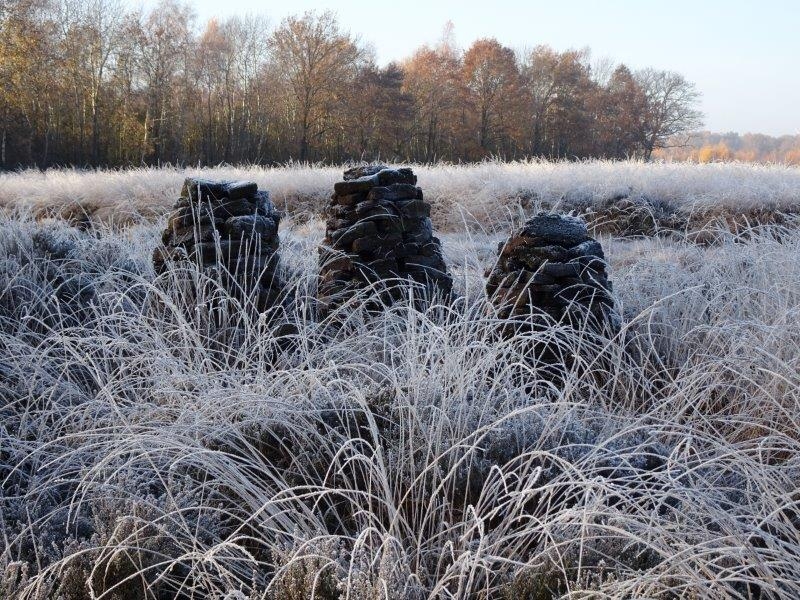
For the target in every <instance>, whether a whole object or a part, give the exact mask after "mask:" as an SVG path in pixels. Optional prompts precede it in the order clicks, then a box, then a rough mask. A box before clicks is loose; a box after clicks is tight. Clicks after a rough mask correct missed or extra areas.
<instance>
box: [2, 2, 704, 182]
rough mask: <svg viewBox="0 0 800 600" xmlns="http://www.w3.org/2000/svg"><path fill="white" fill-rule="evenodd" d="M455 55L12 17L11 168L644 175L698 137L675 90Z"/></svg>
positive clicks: (677, 82)
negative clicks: (388, 56) (362, 164)
mask: <svg viewBox="0 0 800 600" xmlns="http://www.w3.org/2000/svg"><path fill="white" fill-rule="evenodd" d="M450 40H451V36H447V35H445V36H444V37H443V40H442V41H441V42H440V43H439V44H438V45H436V46H434V47H430V46H423V47H421V48H418V49H416V50H412V51H411V53H410V56H409V57H407V58H406V59H405V60H402V61H401V62H398V63H392V64H389V65H387V66H379V65H378V64H376V62H375V60H374V58H373V57H372V56H371V54H370V52H369V51H368V50H367V49H366V48H365V46H364V45H363V44H361V43H360V42H359V41H358V40H357V39H356V38H355V37H354V36H352V35H351V34H350V33H349V32H347V31H345V30H343V29H342V28H341V26H340V25H339V23H338V22H337V19H336V17H335V15H334V14H333V13H330V12H325V13H306V14H304V15H302V16H293V17H289V18H287V19H284V20H283V21H282V22H281V23H279V24H278V25H277V27H275V28H274V29H273V30H270V29H269V27H268V26H267V23H266V22H265V21H264V20H263V19H260V18H256V17H245V18H239V17H233V18H230V19H227V20H224V21H218V20H211V21H209V22H208V23H206V24H205V25H204V26H203V27H202V28H198V27H197V26H196V24H195V21H194V17H193V14H192V10H191V7H190V6H189V5H186V4H183V3H182V2H180V0H161V1H160V3H159V4H157V5H156V6H155V7H154V8H152V10H150V12H147V13H140V12H131V11H128V10H127V9H126V8H125V7H124V5H123V4H122V3H121V2H120V0H19V1H17V2H14V3H11V4H6V5H4V7H3V8H0V79H1V80H2V81H3V83H4V86H3V88H2V90H0V168H4V169H13V168H17V167H20V166H36V167H48V166H54V165H61V166H63V165H75V166H81V167H83V166H109V167H117V166H131V165H136V166H141V165H160V164H164V163H172V164H175V163H178V164H197V163H200V164H205V165H209V164H219V163H221V162H225V163H255V164H274V163H276V162H286V161H288V160H300V161H302V162H305V161H330V162H335V163H341V162H344V161H347V160H351V159H362V158H369V159H393V160H397V161H401V162H409V161H415V162H431V161H438V160H449V161H472V160H481V159H483V158H486V157H489V156H492V157H501V158H504V159H518V158H526V157H534V156H535V157H547V158H569V159H572V158H585V157H606V158H624V157H629V156H638V157H644V158H649V156H650V154H651V152H653V150H654V149H657V148H659V147H661V146H663V145H664V144H665V143H666V142H667V140H668V139H669V138H670V136H672V135H674V134H676V133H680V132H682V131H685V130H689V129H693V128H695V127H696V126H697V125H698V124H699V118H700V115H699V113H698V112H697V110H696V100H697V95H698V94H697V92H696V90H695V88H694V85H693V84H692V83H690V82H688V81H686V80H685V79H684V78H683V77H682V76H681V75H679V74H677V73H671V72H666V71H656V70H652V69H645V70H642V71H638V72H632V71H631V70H630V69H628V68H627V67H626V66H625V65H619V66H617V67H616V68H615V69H613V70H609V69H597V68H593V66H592V65H591V62H590V60H589V54H588V51H576V50H568V51H565V52H557V51H555V50H553V49H552V48H549V47H547V46H536V47H534V48H533V50H531V51H527V52H515V51H513V50H511V49H510V48H508V47H506V46H503V45H502V44H501V43H500V42H498V41H497V40H494V39H481V40H477V41H475V42H474V43H473V44H472V45H471V47H469V48H468V49H467V50H466V51H462V50H460V49H459V48H457V47H455V45H454V44H453V43H452V41H450Z"/></svg>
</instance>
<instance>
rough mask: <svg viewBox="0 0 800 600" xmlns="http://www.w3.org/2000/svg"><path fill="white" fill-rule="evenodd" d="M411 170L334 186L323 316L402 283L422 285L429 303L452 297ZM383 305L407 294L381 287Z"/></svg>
mask: <svg viewBox="0 0 800 600" xmlns="http://www.w3.org/2000/svg"><path fill="white" fill-rule="evenodd" d="M416 183H417V177H416V175H414V172H413V171H412V170H411V169H408V168H401V169H390V168H388V167H386V166H384V165H370V166H365V167H356V168H353V169H349V170H347V171H345V172H344V181H340V182H338V183H336V184H335V185H334V194H333V196H332V197H331V202H330V205H329V207H328V210H327V217H328V219H327V228H326V235H325V240H324V241H323V243H322V245H321V246H320V249H319V253H320V275H319V284H318V288H317V290H318V291H317V298H318V300H319V304H320V312H321V313H322V314H323V315H324V314H325V313H327V312H328V311H330V310H332V309H333V308H335V307H336V306H338V305H340V304H341V303H342V302H343V301H344V300H346V299H347V298H349V297H350V296H352V294H353V293H354V292H356V291H357V290H359V289H363V288H365V287H367V286H370V285H372V284H375V283H378V282H382V281H386V280H393V279H402V280H407V281H408V280H410V281H412V282H415V283H417V284H420V285H423V286H424V287H425V291H426V292H427V295H428V296H429V297H430V296H431V295H432V294H433V293H435V292H438V293H440V294H442V295H444V296H445V297H446V296H448V295H449V294H450V291H451V288H452V284H453V281H452V278H451V277H450V275H448V273H447V267H446V266H445V263H444V259H443V258H442V249H441V243H440V241H439V239H438V238H436V237H434V235H433V224H432V222H431V219H430V211H431V209H430V205H429V204H427V203H426V202H425V201H424V199H423V195H422V190H421V189H420V188H419V187H417V186H416ZM380 290H381V298H382V301H384V302H387V303H390V302H391V301H392V300H396V299H397V298H399V297H402V296H403V288H402V287H401V286H398V285H391V284H388V285H386V286H382V287H381V288H380Z"/></svg>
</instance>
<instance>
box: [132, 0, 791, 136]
mask: <svg viewBox="0 0 800 600" xmlns="http://www.w3.org/2000/svg"><path fill="white" fill-rule="evenodd" d="M156 1H157V0H139V3H140V4H141V3H142V2H143V3H144V6H145V8H146V7H147V6H148V5H150V4H153V3H155V2H156ZM187 1H188V2H189V4H190V5H192V6H193V7H194V8H195V11H196V14H197V17H198V20H199V21H200V22H205V21H206V20H208V19H210V18H212V17H215V16H216V17H221V18H224V17H226V16H230V15H235V14H240V15H244V14H247V13H250V14H259V15H264V16H266V17H267V18H268V19H269V21H270V23H271V24H272V25H277V24H279V23H280V21H281V19H283V18H284V17H286V16H288V15H292V14H300V13H303V12H304V11H307V10H316V11H324V10H333V11H334V12H335V13H337V15H338V17H339V23H340V25H341V27H342V28H343V29H345V30H348V31H350V33H351V34H353V35H355V36H357V37H358V38H359V39H360V40H361V41H362V42H364V43H366V44H368V45H370V46H371V47H372V48H373V49H374V51H375V54H376V57H377V59H378V62H379V63H381V64H386V63H388V62H390V61H392V60H400V59H403V58H405V57H407V56H409V55H410V54H411V53H412V52H413V51H414V49H416V48H417V47H418V46H420V45H422V44H425V43H427V44H435V43H436V41H437V40H438V39H439V38H440V37H441V34H442V30H443V28H444V26H445V24H446V23H447V22H448V21H452V23H453V25H454V26H455V39H456V42H457V43H458V45H459V46H460V47H462V48H467V47H469V45H470V44H471V43H472V42H473V41H474V40H476V39H479V38H482V37H494V38H497V40H498V41H500V42H501V43H503V44H505V45H507V46H510V47H512V48H514V49H524V48H532V47H534V46H536V45H538V44H547V45H549V46H552V47H553V48H555V49H557V50H566V49H569V48H584V47H586V46H588V47H589V48H590V49H591V51H592V58H593V59H600V58H606V57H607V58H610V59H612V60H614V61H617V62H624V63H625V64H627V65H628V66H630V67H632V68H634V69H637V68H643V67H654V68H658V69H668V70H672V71H678V72H679V73H682V74H683V75H684V76H685V77H686V78H687V79H689V80H690V81H693V82H694V83H695V84H696V86H697V88H698V90H699V91H700V92H701V94H702V98H701V109H702V110H703V112H704V113H705V129H708V130H710V131H715V132H727V131H736V132H739V133H748V132H751V133H765V134H769V135H783V134H800V0H762V1H758V2H757V1H749V2H747V1H743V0H724V1H723V0H692V1H689V0H668V1H664V0H660V1H653V0H638V1H636V0H602V1H601V0H596V1H590V0H560V1H559V0H549V1H546V2H543V1H538V0H536V1H528V2H524V1H516V2H515V1H511V0H489V1H484V2H474V3H473V2H468V1H465V0H462V1H458V0H403V1H402V2H397V1H395V2H386V3H383V4H381V3H380V2H375V1H374V0H350V1H340V2H332V1H328V2H319V1H315V0H291V2H285V1H283V2H276V1H273V0H225V1H224V2H220V1H219V0H187ZM134 3H135V0H134V1H132V2H131V4H134Z"/></svg>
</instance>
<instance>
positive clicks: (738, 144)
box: [654, 131, 800, 166]
mask: <svg viewBox="0 0 800 600" xmlns="http://www.w3.org/2000/svg"><path fill="white" fill-rule="evenodd" d="M676 141H677V140H676ZM669 146H670V147H668V148H663V149H660V150H657V151H656V152H655V153H654V156H657V157H658V158H659V159H664V160H672V161H692V162H700V163H707V162H730V161H741V162H759V163H781V164H785V165H795V166H800V135H781V136H778V137H773V136H770V135H764V134H763V133H745V134H738V133H735V132H728V133H712V132H710V131H701V132H697V133H693V134H692V135H691V136H689V137H688V139H684V140H682V141H681V142H680V143H675V144H670V145H669Z"/></svg>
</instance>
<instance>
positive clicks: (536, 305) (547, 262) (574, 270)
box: [486, 214, 619, 331]
mask: <svg viewBox="0 0 800 600" xmlns="http://www.w3.org/2000/svg"><path fill="white" fill-rule="evenodd" d="M606 266H607V265H606V261H605V256H604V254H603V248H602V246H601V245H600V243H599V242H597V241H596V240H594V239H592V238H591V237H589V234H588V231H587V228H586V223H585V222H584V221H583V220H582V219H580V218H577V217H568V216H560V215H554V214H539V215H537V216H535V217H533V218H531V219H530V220H528V221H527V222H526V223H525V225H524V226H523V227H522V228H521V229H520V230H519V231H517V232H516V233H515V234H514V235H512V236H511V237H510V238H509V239H508V240H507V241H506V242H505V243H504V244H501V246H500V256H499V258H498V261H497V263H496V264H495V266H494V268H493V269H492V270H491V271H490V272H489V273H487V275H488V278H489V279H488V281H487V283H486V293H487V295H488V296H489V299H490V300H491V302H492V304H493V305H494V306H495V308H496V309H497V312H498V316H499V317H501V318H503V319H515V318H520V317H528V316H530V315H531V314H533V315H534V316H536V315H539V316H542V317H545V315H548V316H549V317H551V318H553V319H555V320H557V321H560V320H563V319H565V318H566V319H567V320H569V321H573V320H574V319H578V320H585V319H586V318H587V317H588V318H589V319H590V320H591V321H592V323H593V325H594V326H595V327H596V328H597V327H601V328H605V327H610V329H611V330H612V331H615V330H617V329H618V328H619V316H618V315H617V314H616V312H615V310H614V300H613V298H612V296H611V290H612V286H611V282H610V281H609V280H608V275H607V273H606ZM542 322H543V323H546V322H547V319H546V318H544V319H542Z"/></svg>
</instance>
